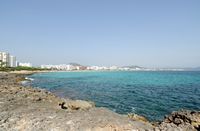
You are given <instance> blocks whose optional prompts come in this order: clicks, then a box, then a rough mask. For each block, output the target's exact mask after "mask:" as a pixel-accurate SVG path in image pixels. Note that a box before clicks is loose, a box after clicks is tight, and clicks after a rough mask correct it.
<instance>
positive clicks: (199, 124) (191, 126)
mask: <svg viewBox="0 0 200 131" xmlns="http://www.w3.org/2000/svg"><path fill="white" fill-rule="evenodd" d="M171 128H173V129H174V130H175V129H176V130H179V129H180V131H182V130H184V131H199V130H200V112H197V111H189V110H181V111H176V112H172V113H171V114H170V115H169V116H166V117H165V119H164V121H163V122H162V123H161V124H160V125H159V129H160V130H166V131H167V130H170V129H171Z"/></svg>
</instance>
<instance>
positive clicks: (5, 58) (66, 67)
mask: <svg viewBox="0 0 200 131" xmlns="http://www.w3.org/2000/svg"><path fill="white" fill-rule="evenodd" d="M19 66H21V67H33V65H32V63H30V62H19V61H17V58H16V56H13V55H10V53H8V52H0V67H19ZM40 68H41V69H48V70H59V71H75V70H94V71H98V70H100V71H101V70H111V71H112V70H118V71H184V70H197V69H194V68H188V69H185V68H145V67H140V66H122V67H119V66H109V67H107V66H84V65H81V64H78V63H69V64H58V65H53V64H47V65H46V64H45V65H41V66H40ZM198 69H199V68H198Z"/></svg>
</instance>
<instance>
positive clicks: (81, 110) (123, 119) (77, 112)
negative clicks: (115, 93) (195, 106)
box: [0, 71, 200, 131]
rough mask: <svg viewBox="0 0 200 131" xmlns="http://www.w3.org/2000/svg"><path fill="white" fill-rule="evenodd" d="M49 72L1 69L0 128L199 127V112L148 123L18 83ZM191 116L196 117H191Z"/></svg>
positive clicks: (110, 128) (138, 117) (185, 113)
mask: <svg viewBox="0 0 200 131" xmlns="http://www.w3.org/2000/svg"><path fill="white" fill-rule="evenodd" d="M44 72H51V71H18V72H11V73H2V72H0V78H1V79H0V82H1V85H0V100H1V101H0V116H2V119H0V131H1V129H2V130H13V129H14V130H50V129H54V130H59V131H60V130H72V131H74V130H75V131H76V130H88V131H89V130H91V131H93V130H97V131H100V130H119V131H121V130H130V131H131V130H139V131H140V130H141V131H142V130H168V129H173V130H176V129H177V130H183V129H189V130H194V131H195V130H197V129H198V128H200V112H195V113H192V112H190V111H182V112H177V113H175V114H173V113H172V115H171V116H169V117H166V119H165V120H163V122H160V123H158V124H156V125H155V124H154V125H153V124H151V123H150V122H148V121H147V120H146V119H145V118H144V117H141V116H138V115H135V114H129V116H124V115H120V114H117V113H114V112H112V111H110V110H108V109H106V108H102V107H101V108H97V107H95V105H94V103H93V102H87V101H82V100H70V99H63V98H59V97H57V96H55V95H54V94H52V93H50V92H48V91H46V90H43V89H35V88H32V87H24V86H22V85H21V84H20V82H21V81H22V80H23V79H24V77H25V76H27V75H31V74H34V73H44ZM177 114H179V115H180V114H182V115H184V116H187V115H189V116H192V118H191V119H192V120H191V121H192V122H193V124H192V122H190V123H189V124H188V122H185V121H181V122H179V124H176V123H174V120H171V121H170V120H169V121H167V120H168V119H170V117H172V116H174V117H176V115H177ZM193 115H194V118H195V120H193Z"/></svg>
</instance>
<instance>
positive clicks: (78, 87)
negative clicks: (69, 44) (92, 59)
mask: <svg viewBox="0 0 200 131" xmlns="http://www.w3.org/2000/svg"><path fill="white" fill-rule="evenodd" d="M29 78H31V79H32V81H31V82H30V83H29V84H30V85H31V86H33V87H36V88H38V87H39V88H42V89H46V90H48V91H50V92H53V93H54V94H55V95H57V96H60V97H64V98H71V99H81V100H88V101H93V102H95V104H96V106H97V107H106V108H109V109H110V110H113V111H115V112H117V113H120V114H128V113H136V114H139V115H142V116H145V117H146V118H147V119H149V120H151V121H159V120H162V119H163V118H164V116H165V115H167V114H169V113H171V112H172V111H177V110H181V109H189V110H200V72H198V71H79V72H78V71H76V72H49V73H37V74H33V75H31V76H29Z"/></svg>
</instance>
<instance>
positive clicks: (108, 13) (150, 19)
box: [0, 0, 200, 67]
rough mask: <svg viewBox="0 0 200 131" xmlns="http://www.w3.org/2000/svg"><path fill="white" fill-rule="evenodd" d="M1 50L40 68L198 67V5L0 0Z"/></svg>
mask: <svg viewBox="0 0 200 131" xmlns="http://www.w3.org/2000/svg"><path fill="white" fill-rule="evenodd" d="M0 51H6V52H9V53H10V54H12V55H15V56H16V57H17V59H18V61H20V62H31V63H33V64H34V65H41V64H65V63H66V64H67V63H70V62H76V63H80V64H83V65H99V66H101V65H105V66H111V65H117V66H124V65H138V66H144V67H199V66H200V1H199V0H0Z"/></svg>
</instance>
